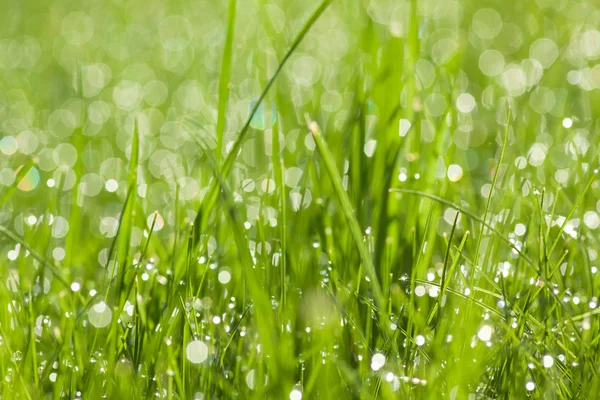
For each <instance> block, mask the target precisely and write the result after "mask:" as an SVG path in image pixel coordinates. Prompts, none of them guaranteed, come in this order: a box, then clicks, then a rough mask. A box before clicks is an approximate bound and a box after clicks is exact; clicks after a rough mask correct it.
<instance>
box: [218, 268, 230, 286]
mask: <svg viewBox="0 0 600 400" xmlns="http://www.w3.org/2000/svg"><path fill="white" fill-rule="evenodd" d="M218 279H219V282H220V283H222V284H223V285H225V284H227V283H229V281H230V280H231V273H230V272H229V271H227V270H223V271H220V272H219V277H218Z"/></svg>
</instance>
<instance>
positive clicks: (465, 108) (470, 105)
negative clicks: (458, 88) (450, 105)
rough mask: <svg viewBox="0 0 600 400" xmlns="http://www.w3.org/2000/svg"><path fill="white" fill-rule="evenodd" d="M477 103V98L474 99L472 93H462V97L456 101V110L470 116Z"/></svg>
mask: <svg viewBox="0 0 600 400" xmlns="http://www.w3.org/2000/svg"><path fill="white" fill-rule="evenodd" d="M476 105H477V103H476V102H475V97H473V96H472V95H471V94H470V93H461V95H460V96H458V98H457V99H456V108H458V111H460V112H461V113H464V114H468V113H470V112H471V111H473V109H474V108H475V106H476Z"/></svg>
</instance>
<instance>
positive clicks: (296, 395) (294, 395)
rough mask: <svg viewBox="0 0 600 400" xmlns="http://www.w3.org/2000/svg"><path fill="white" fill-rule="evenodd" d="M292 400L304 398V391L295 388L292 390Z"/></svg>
mask: <svg viewBox="0 0 600 400" xmlns="http://www.w3.org/2000/svg"><path fill="white" fill-rule="evenodd" d="M290 400H302V392H301V391H299V390H298V389H294V390H292V391H291V392H290Z"/></svg>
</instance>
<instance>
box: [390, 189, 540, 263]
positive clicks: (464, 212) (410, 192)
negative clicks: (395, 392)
mask: <svg viewBox="0 0 600 400" xmlns="http://www.w3.org/2000/svg"><path fill="white" fill-rule="evenodd" d="M390 192H398V193H407V194H414V195H417V196H422V197H426V198H428V199H431V200H435V201H437V202H438V203H441V204H444V205H446V206H448V207H451V208H453V209H455V210H457V211H460V212H461V213H462V214H464V215H466V216H468V217H469V218H472V219H473V220H475V221H477V222H479V223H480V224H481V225H483V226H485V227H486V228H488V229H489V230H490V231H492V232H493V233H494V234H496V235H498V237H499V238H500V239H501V240H502V241H503V242H505V243H506V244H508V245H509V246H510V247H511V248H512V249H513V250H514V251H516V252H517V253H518V254H519V256H521V257H522V258H523V260H525V262H527V264H529V265H530V266H532V267H534V268H536V271H537V272H538V273H539V271H538V270H537V267H536V266H535V264H534V262H533V260H532V259H531V258H529V256H527V255H526V254H525V253H523V252H522V251H521V249H519V248H518V247H517V246H515V245H514V244H513V243H511V241H510V240H509V239H508V238H507V237H505V236H504V235H502V233H500V232H499V231H498V230H497V229H496V228H494V227H493V226H491V225H490V224H488V223H487V222H485V221H484V220H483V219H481V217H478V216H477V215H475V214H473V213H472V212H470V211H468V210H466V209H464V208H463V207H461V206H459V205H457V204H454V203H452V202H451V201H448V200H446V199H443V198H441V197H438V196H436V195H434V194H430V193H427V192H421V191H419V190H412V189H401V188H394V189H390Z"/></svg>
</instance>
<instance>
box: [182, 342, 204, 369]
mask: <svg viewBox="0 0 600 400" xmlns="http://www.w3.org/2000/svg"><path fill="white" fill-rule="evenodd" d="M185 356H186V357H187V359H188V360H189V361H190V362H191V363H193V364H202V363H203V362H204V361H205V360H206V358H207V357H208V347H207V346H206V344H204V342H202V341H200V340H194V341H192V342H189V343H188V345H187V347H186V348H185Z"/></svg>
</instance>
